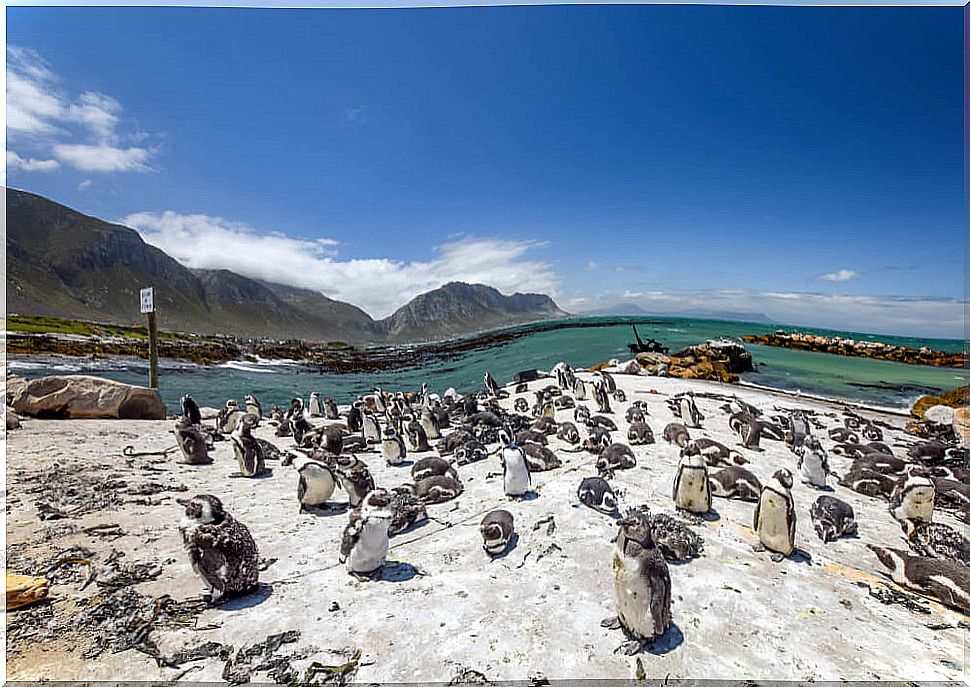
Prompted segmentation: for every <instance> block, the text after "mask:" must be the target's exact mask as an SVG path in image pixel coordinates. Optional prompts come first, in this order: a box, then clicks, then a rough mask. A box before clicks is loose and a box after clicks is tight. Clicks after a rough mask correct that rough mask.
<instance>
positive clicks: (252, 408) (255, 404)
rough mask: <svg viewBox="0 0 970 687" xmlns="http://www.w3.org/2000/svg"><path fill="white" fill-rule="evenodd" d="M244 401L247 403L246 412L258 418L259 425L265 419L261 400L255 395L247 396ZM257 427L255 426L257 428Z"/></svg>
mask: <svg viewBox="0 0 970 687" xmlns="http://www.w3.org/2000/svg"><path fill="white" fill-rule="evenodd" d="M244 400H245V402H246V412H247V413H249V414H250V415H255V416H256V425H258V424H259V421H260V420H262V419H263V406H262V405H260V403H259V399H258V398H256V397H255V396H254V395H253V394H247V395H246V398H245V399H244ZM256 425H253V426H254V427H255V426H256Z"/></svg>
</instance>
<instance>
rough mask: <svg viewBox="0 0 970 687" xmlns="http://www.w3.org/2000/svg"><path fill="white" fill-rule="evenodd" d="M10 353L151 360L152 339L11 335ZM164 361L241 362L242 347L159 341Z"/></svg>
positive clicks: (221, 342) (227, 341) (224, 343)
mask: <svg viewBox="0 0 970 687" xmlns="http://www.w3.org/2000/svg"><path fill="white" fill-rule="evenodd" d="M7 353H8V354H11V355H39V354H51V353H52V354H57V355H72V356H78V357H95V358H107V357H109V356H120V355H127V356H134V357H138V358H148V339H146V338H135V337H122V336H89V335H85V334H35V333H29V332H10V331H8V332H7ZM158 355H159V357H161V358H174V359H178V360H188V361H190V362H193V363H198V364H199V365H214V364H218V363H224V362H227V361H229V360H237V359H238V358H239V357H240V356H241V355H242V349H241V347H240V346H239V344H238V343H236V342H235V341H233V340H231V339H225V340H213V339H199V340H193V339H190V338H185V339H166V338H160V339H159V341H158Z"/></svg>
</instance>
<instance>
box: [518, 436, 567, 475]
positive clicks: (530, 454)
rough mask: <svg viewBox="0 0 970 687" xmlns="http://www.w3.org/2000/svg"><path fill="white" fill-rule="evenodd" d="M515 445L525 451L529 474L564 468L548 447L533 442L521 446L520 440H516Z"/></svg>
mask: <svg viewBox="0 0 970 687" xmlns="http://www.w3.org/2000/svg"><path fill="white" fill-rule="evenodd" d="M515 443H516V444H518V445H519V446H520V447H521V448H522V450H523V451H525V460H526V463H527V464H528V467H529V472H545V471H547V470H555V469H556V468H559V467H562V461H561V460H559V458H558V457H557V456H556V454H555V453H553V452H552V451H551V450H549V448H547V447H546V446H543V445H542V444H538V443H535V442H532V441H529V442H525V443H521V444H520V443H519V441H518V439H516V440H515Z"/></svg>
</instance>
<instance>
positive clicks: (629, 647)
mask: <svg viewBox="0 0 970 687" xmlns="http://www.w3.org/2000/svg"><path fill="white" fill-rule="evenodd" d="M645 645H646V642H642V641H640V640H639V639H631V640H629V641H626V642H623V643H622V644H620V646H618V647H616V649H614V650H613V653H614V654H623V655H624V656H636V655H637V654H640V653H643V651H644V649H645V648H646V646H645Z"/></svg>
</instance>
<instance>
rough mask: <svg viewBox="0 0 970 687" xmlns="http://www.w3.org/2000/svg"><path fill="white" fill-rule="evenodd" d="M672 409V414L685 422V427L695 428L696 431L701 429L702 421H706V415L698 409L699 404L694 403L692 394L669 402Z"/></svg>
mask: <svg viewBox="0 0 970 687" xmlns="http://www.w3.org/2000/svg"><path fill="white" fill-rule="evenodd" d="M667 405H668V406H669V407H670V410H671V412H672V413H673V414H674V416H675V417H679V418H680V419H681V420H683V422H684V425H686V426H687V427H693V428H695V429H700V427H701V420H703V419H704V415H703V414H702V413H701V411H700V410H698V408H697V404H696V403H695V402H694V397H693V396H692V395H690V394H684V395H682V396H678V397H675V398H672V399H671V400H670V401H668V402H667Z"/></svg>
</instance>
